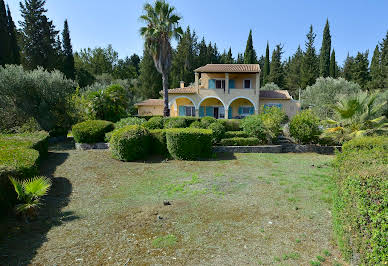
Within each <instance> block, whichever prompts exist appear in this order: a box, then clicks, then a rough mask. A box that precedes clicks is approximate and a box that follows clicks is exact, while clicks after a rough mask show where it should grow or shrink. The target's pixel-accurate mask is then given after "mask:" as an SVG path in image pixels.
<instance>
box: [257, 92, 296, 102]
mask: <svg viewBox="0 0 388 266" xmlns="http://www.w3.org/2000/svg"><path fill="white" fill-rule="evenodd" d="M260 98H267V99H285V100H287V99H291V96H290V94H289V93H288V91H287V90H275V91H260Z"/></svg>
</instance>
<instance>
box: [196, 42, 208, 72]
mask: <svg viewBox="0 0 388 266" xmlns="http://www.w3.org/2000/svg"><path fill="white" fill-rule="evenodd" d="M197 49H198V57H197V60H196V61H197V65H196V67H201V66H204V65H206V64H207V63H208V62H209V60H208V56H207V46H206V42H205V38H204V37H202V40H201V42H200V43H199V45H198V48H197Z"/></svg>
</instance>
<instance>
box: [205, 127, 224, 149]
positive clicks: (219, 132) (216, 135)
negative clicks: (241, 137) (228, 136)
mask: <svg viewBox="0 0 388 266" xmlns="http://www.w3.org/2000/svg"><path fill="white" fill-rule="evenodd" d="M208 129H211V130H212V132H213V137H212V142H213V144H216V143H218V142H220V140H221V139H223V138H224V135H225V126H224V125H222V123H219V122H215V123H212V124H210V126H208Z"/></svg>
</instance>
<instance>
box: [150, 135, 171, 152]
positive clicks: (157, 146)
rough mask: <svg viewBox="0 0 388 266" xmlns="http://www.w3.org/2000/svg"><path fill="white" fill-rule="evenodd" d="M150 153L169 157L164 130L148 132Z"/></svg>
mask: <svg viewBox="0 0 388 266" xmlns="http://www.w3.org/2000/svg"><path fill="white" fill-rule="evenodd" d="M150 134H151V152H152V154H158V155H162V156H166V157H167V156H169V153H168V150H167V139H166V130H165V129H154V130H150Z"/></svg>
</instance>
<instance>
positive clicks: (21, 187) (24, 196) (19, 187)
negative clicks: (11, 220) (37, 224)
mask: <svg viewBox="0 0 388 266" xmlns="http://www.w3.org/2000/svg"><path fill="white" fill-rule="evenodd" d="M10 181H11V183H12V185H13V186H14V188H15V191H16V193H17V199H18V200H19V202H20V203H19V204H17V205H16V207H15V212H16V214H19V215H22V216H23V217H24V218H25V219H26V220H28V218H32V217H35V216H37V214H38V213H37V210H38V209H39V207H40V198H41V197H43V196H44V195H46V194H47V192H48V191H49V190H50V187H51V180H50V179H49V178H47V177H44V176H38V177H34V178H31V179H26V180H18V179H15V178H13V177H10Z"/></svg>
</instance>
